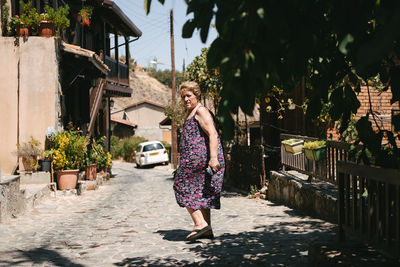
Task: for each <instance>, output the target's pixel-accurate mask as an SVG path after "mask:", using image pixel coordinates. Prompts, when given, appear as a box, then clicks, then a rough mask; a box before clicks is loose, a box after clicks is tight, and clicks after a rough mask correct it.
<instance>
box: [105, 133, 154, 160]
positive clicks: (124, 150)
mask: <svg viewBox="0 0 400 267" xmlns="http://www.w3.org/2000/svg"><path fill="white" fill-rule="evenodd" d="M146 141H148V140H147V139H146V138H144V137H140V136H132V137H128V138H124V139H119V138H118V137H116V136H112V137H111V144H110V145H111V155H112V157H113V159H118V158H121V157H122V158H123V159H124V160H125V161H130V162H132V161H134V160H135V151H136V148H137V146H138V144H140V143H142V142H146Z"/></svg>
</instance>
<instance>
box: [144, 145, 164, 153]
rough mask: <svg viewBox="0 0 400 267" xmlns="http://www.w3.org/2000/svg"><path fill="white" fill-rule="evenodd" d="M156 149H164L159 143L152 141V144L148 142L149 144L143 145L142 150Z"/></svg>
mask: <svg viewBox="0 0 400 267" xmlns="http://www.w3.org/2000/svg"><path fill="white" fill-rule="evenodd" d="M158 149H164V147H163V146H162V145H161V144H160V143H154V144H150V145H145V146H144V147H143V152H146V151H152V150H158Z"/></svg>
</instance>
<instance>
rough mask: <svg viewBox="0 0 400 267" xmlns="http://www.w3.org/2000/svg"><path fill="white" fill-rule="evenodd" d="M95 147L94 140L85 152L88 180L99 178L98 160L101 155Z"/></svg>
mask: <svg viewBox="0 0 400 267" xmlns="http://www.w3.org/2000/svg"><path fill="white" fill-rule="evenodd" d="M95 147H96V143H95V141H92V142H91V143H90V145H89V146H88V149H87V151H86V153H85V175H86V180H95V179H96V178H97V162H98V161H99V155H98V153H97V151H96V149H95Z"/></svg>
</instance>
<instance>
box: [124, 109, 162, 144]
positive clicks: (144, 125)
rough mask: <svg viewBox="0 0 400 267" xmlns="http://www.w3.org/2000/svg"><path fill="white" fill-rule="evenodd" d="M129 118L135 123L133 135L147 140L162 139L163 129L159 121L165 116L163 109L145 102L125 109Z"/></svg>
mask: <svg viewBox="0 0 400 267" xmlns="http://www.w3.org/2000/svg"><path fill="white" fill-rule="evenodd" d="M126 113H127V114H128V117H129V119H130V120H131V121H132V122H133V123H135V124H137V125H138V126H137V129H136V130H135V135H137V136H142V137H145V138H147V139H149V140H159V141H162V140H163V129H160V127H159V125H160V122H161V121H162V120H163V119H164V118H165V115H164V109H163V108H161V107H157V106H154V105H150V104H147V103H143V104H141V105H138V106H136V107H131V108H129V109H127V110H126Z"/></svg>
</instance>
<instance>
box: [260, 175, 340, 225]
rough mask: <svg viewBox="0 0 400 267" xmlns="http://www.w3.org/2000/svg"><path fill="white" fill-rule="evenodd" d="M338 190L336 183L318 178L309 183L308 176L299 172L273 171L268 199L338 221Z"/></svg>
mask: <svg viewBox="0 0 400 267" xmlns="http://www.w3.org/2000/svg"><path fill="white" fill-rule="evenodd" d="M314 181H315V182H314ZM336 192H337V189H336V187H335V186H334V185H332V184H329V183H326V182H320V181H317V180H313V183H308V182H307V176H306V175H303V174H300V173H298V172H294V171H290V172H288V173H286V172H283V171H282V172H276V171H271V178H270V181H269V185H268V200H270V201H272V202H278V203H282V204H284V205H287V206H289V207H291V208H293V209H298V210H303V211H305V212H307V214H309V215H314V216H317V217H320V218H323V219H325V220H328V221H331V222H336V221H337V214H338V212H337V198H336Z"/></svg>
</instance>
